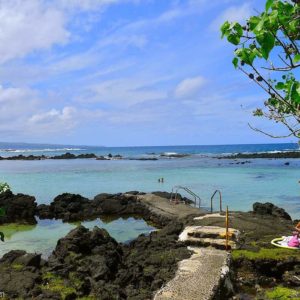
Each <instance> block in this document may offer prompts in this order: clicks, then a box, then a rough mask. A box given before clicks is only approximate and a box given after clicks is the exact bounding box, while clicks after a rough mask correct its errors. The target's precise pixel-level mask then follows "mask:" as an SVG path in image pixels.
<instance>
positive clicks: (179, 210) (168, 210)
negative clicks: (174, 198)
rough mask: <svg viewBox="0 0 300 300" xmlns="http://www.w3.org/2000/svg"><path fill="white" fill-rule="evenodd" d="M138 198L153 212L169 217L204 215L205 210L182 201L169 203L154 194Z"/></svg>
mask: <svg viewBox="0 0 300 300" xmlns="http://www.w3.org/2000/svg"><path fill="white" fill-rule="evenodd" d="M138 199H139V200H140V201H141V202H144V203H145V204H146V205H147V206H148V207H149V208H150V210H152V212H153V213H155V214H159V215H163V216H167V217H170V218H177V219H180V218H185V217H187V216H190V215H198V216H200V215H205V214H207V211H205V210H203V209H199V208H196V207H192V206H190V205H186V204H184V203H179V204H175V203H171V202H170V201H169V200H168V199H166V198H162V197H159V196H156V195H154V194H145V195H139V196H138Z"/></svg>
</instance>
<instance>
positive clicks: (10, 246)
mask: <svg viewBox="0 0 300 300" xmlns="http://www.w3.org/2000/svg"><path fill="white" fill-rule="evenodd" d="M79 224H82V225H83V226H85V227H87V228H90V229H92V228H93V227H94V226H98V227H100V228H104V229H106V230H107V231H108V232H109V234H110V235H111V236H112V237H113V238H115V239H116V240H117V241H118V242H122V243H126V242H128V241H130V240H133V239H135V238H136V237H137V236H138V235H140V234H142V233H144V234H148V233H149V232H150V231H153V230H154V228H153V227H152V226H150V225H148V224H147V223H146V222H145V221H144V220H141V219H136V218H133V217H129V218H127V219H124V218H117V219H115V220H109V219H106V220H105V219H99V218H98V219H96V220H94V221H85V222H82V223H80V222H78V223H72V224H71V223H62V222H61V221H59V220H38V224H37V225H17V224H10V225H5V226H0V231H2V232H4V234H5V242H4V243H2V242H0V243H1V244H0V257H2V256H3V255H4V254H5V253H7V252H9V251H10V250H26V251H27V252H30V253H42V256H43V257H44V258H47V257H48V256H49V255H50V254H51V252H52V251H53V249H54V248H55V246H56V242H57V241H58V240H59V239H60V238H62V237H64V236H65V235H66V234H67V233H68V232H69V231H71V230H72V229H74V228H76V226H78V225H79Z"/></svg>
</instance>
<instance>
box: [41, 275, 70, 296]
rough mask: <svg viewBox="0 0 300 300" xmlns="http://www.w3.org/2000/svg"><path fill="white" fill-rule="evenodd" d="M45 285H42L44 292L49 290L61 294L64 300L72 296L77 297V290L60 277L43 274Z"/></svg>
mask: <svg viewBox="0 0 300 300" xmlns="http://www.w3.org/2000/svg"><path fill="white" fill-rule="evenodd" d="M43 281H44V284H43V285H41V286H40V287H41V289H42V290H48V291H51V292H54V293H57V294H60V296H61V298H62V299H66V298H67V297H69V296H70V295H72V294H75V295H76V290H75V288H74V287H72V286H68V285H67V282H66V281H65V280H64V279H63V278H61V277H60V276H58V275H56V274H54V273H51V272H47V273H45V274H43Z"/></svg>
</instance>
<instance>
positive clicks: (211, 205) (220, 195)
mask: <svg viewBox="0 0 300 300" xmlns="http://www.w3.org/2000/svg"><path fill="white" fill-rule="evenodd" d="M217 193H219V199H220V212H222V193H221V191H220V190H215V191H214V193H213V194H212V196H211V197H210V212H211V213H213V199H214V197H215V195H216V194H217Z"/></svg>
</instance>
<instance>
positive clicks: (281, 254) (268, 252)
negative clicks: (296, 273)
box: [232, 248, 300, 260]
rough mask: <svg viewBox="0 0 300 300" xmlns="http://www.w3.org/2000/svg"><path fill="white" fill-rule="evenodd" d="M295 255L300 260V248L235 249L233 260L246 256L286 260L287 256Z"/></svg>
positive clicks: (249, 258)
mask: <svg viewBox="0 0 300 300" xmlns="http://www.w3.org/2000/svg"><path fill="white" fill-rule="evenodd" d="M291 257H294V258H296V259H298V260H300V251H299V250H292V249H291V250H290V249H280V248H278V249H277V248H274V249H267V248H261V249H259V251H257V252H256V251H249V250H233V251H232V258H233V260H238V259H241V258H246V259H248V260H257V259H273V260H284V259H287V258H291Z"/></svg>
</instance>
